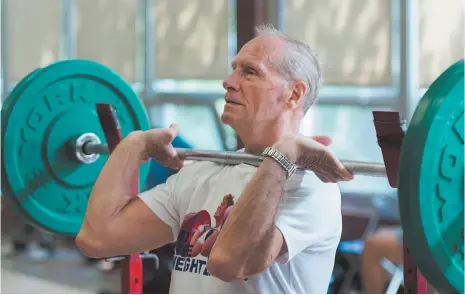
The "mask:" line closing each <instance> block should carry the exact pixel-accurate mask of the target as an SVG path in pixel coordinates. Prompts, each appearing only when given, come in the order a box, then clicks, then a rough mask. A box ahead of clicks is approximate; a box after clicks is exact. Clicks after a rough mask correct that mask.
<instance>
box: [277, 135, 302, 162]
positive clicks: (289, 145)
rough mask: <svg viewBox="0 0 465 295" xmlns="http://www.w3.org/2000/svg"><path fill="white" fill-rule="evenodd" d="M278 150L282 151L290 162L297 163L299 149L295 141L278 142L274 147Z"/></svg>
mask: <svg viewBox="0 0 465 295" xmlns="http://www.w3.org/2000/svg"><path fill="white" fill-rule="evenodd" d="M272 147H273V148H275V149H276V150H278V151H280V152H281V153H282V154H283V155H284V156H286V157H287V158H288V159H289V161H291V162H292V163H294V164H295V163H296V162H297V159H298V147H297V144H295V143H294V142H293V141H286V142H281V141H279V142H277V143H275V144H273V146H272Z"/></svg>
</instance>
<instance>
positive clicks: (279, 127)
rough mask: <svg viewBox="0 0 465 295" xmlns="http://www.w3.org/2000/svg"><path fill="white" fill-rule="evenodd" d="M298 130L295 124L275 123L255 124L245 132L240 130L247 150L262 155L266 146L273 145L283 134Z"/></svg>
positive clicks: (239, 133) (240, 135)
mask: <svg viewBox="0 0 465 295" xmlns="http://www.w3.org/2000/svg"><path fill="white" fill-rule="evenodd" d="M295 132H297V128H296V127H295V126H288V124H273V125H272V126H270V125H263V126H253V127H251V128H250V129H249V130H246V131H245V132H238V135H239V137H240V139H241V140H242V142H243V143H244V147H245V152H246V153H250V154H255V155H260V154H261V153H262V152H263V151H264V150H265V148H266V147H269V146H273V145H274V144H275V143H276V142H278V141H279V140H280V139H281V138H282V137H283V135H285V134H289V133H295Z"/></svg>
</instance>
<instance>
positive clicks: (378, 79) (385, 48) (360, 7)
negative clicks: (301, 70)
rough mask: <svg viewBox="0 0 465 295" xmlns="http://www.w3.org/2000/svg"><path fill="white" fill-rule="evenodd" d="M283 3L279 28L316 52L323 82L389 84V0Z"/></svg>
mask: <svg viewBox="0 0 465 295" xmlns="http://www.w3.org/2000/svg"><path fill="white" fill-rule="evenodd" d="M433 1H434V0H433ZM283 5H284V10H283V27H284V31H285V32H286V33H289V34H290V35H292V36H294V37H296V38H298V39H300V40H303V41H304V42H306V43H307V44H308V45H310V46H311V47H312V48H313V50H314V51H315V52H316V53H317V54H318V56H319V58H320V60H321V61H322V64H323V74H324V76H325V80H326V84H327V85H352V86H390V85H391V84H392V79H391V47H390V46H391V45H390V42H391V40H390V29H391V20H390V19H391V17H390V5H391V4H390V1H386V0H345V1H340V0H285V1H284V4H283Z"/></svg>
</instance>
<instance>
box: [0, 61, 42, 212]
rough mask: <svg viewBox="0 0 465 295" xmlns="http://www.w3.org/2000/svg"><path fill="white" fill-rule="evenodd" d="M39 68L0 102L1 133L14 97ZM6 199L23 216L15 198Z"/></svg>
mask: <svg viewBox="0 0 465 295" xmlns="http://www.w3.org/2000/svg"><path fill="white" fill-rule="evenodd" d="M40 70H41V69H40V68H37V69H35V70H34V71H32V72H30V73H29V74H28V75H27V76H26V77H24V78H23V79H22V80H21V81H19V83H18V84H16V86H15V87H14V88H13V90H12V91H11V92H10V94H9V95H8V96H7V98H6V99H5V101H4V102H3V103H2V111H1V113H2V118H1V122H2V135H3V134H4V133H3V130H4V128H5V126H6V118H8V115H9V112H10V111H11V110H12V109H13V106H14V103H15V101H16V100H15V97H16V96H17V94H18V93H20V92H21V89H23V87H24V85H27V84H28V83H29V81H31V79H32V78H34V77H35V75H36V74H37V73H38V72H39V71H40ZM2 138H3V136H2ZM2 179H5V177H4V175H3V169H2ZM2 191H4V190H3V186H2ZM2 195H3V194H2ZM8 201H9V204H11V206H13V207H12V208H13V209H14V210H16V211H18V213H20V214H21V215H23V216H24V212H23V210H22V208H21V207H20V206H19V205H18V204H17V203H16V202H15V200H13V199H11V198H8Z"/></svg>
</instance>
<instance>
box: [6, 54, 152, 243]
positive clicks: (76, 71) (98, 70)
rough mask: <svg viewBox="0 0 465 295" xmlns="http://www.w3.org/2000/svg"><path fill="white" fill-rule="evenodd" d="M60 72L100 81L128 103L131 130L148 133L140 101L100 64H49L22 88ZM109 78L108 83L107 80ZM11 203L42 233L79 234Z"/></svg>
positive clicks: (145, 171) (142, 179)
mask: <svg viewBox="0 0 465 295" xmlns="http://www.w3.org/2000/svg"><path fill="white" fill-rule="evenodd" d="M77 63H78V64H79V66H76V67H74V65H77ZM59 69H64V71H63V74H62V75H60V76H57V78H58V77H59V78H62V79H63V78H65V77H73V76H76V75H83V76H85V77H86V78H88V79H90V78H91V77H92V78H95V79H97V80H99V81H103V83H104V84H105V85H107V86H109V87H111V88H112V91H115V92H117V93H119V94H120V95H121V96H122V97H123V98H124V100H126V101H127V102H128V103H130V106H131V108H130V109H128V112H129V113H130V114H131V116H132V117H134V118H137V121H136V122H135V123H134V124H135V127H136V128H135V129H134V130H136V129H139V130H144V131H145V130H148V129H150V121H149V117H148V114H147V111H146V109H145V108H144V104H143V102H142V100H141V99H140V98H139V97H138V95H137V94H136V93H135V92H134V91H133V90H132V88H131V86H130V85H129V84H128V83H127V82H126V81H125V80H124V79H123V78H122V77H121V76H120V75H119V74H118V73H116V72H115V71H113V70H112V69H111V68H109V67H107V66H105V65H103V64H100V63H98V62H94V61H89V60H82V59H73V60H64V61H58V62H55V63H52V64H50V65H48V66H46V67H44V68H42V69H41V70H40V71H39V72H37V73H36V75H34V77H33V78H34V79H32V81H29V82H30V83H27V84H25V85H26V86H29V87H30V86H31V85H33V87H32V88H34V85H47V83H44V82H43V81H48V82H49V83H50V82H51V81H52V80H53V79H51V78H50V77H53V75H52V74H49V73H53V72H60V71H59ZM70 69H72V70H70ZM94 70H95V71H94ZM109 77H110V78H111V79H109ZM65 79H66V78H65ZM109 81H111V82H109ZM31 83H32V84H31ZM34 83H35V84H34ZM18 86H19V85H18ZM28 89H29V88H27V87H24V88H21V89H20V90H21V92H18V95H21V94H24V93H25V91H28ZM29 91H32V90H29ZM35 92H36V91H33V93H35ZM26 93H27V92H26ZM18 95H16V97H19V96H18ZM12 99H13V97H12ZM136 101H137V103H136ZM131 102H132V103H131ZM9 110H10V112H11V111H12V110H13V109H12V108H10V109H9ZM9 117H10V116H8V118H9ZM5 127H6V128H5V129H2V135H4V134H6V133H7V132H8V127H7V126H5ZM123 136H124V134H123ZM3 166H4V165H2V168H3ZM149 168H150V167H149V163H145V164H142V165H141V167H140V169H139V175H140V182H139V187H140V189H141V190H142V189H143V184H144V183H145V179H146V178H147V175H148V173H149ZM4 172H5V174H4V175H2V177H4V180H5V181H4V182H3V183H4V184H5V188H6V189H5V192H6V191H9V192H12V191H13V188H11V187H9V186H11V185H10V182H9V181H8V179H9V178H8V174H7V171H3V169H2V174H3V173H4ZM10 174H14V173H13V172H10ZM7 187H8V188H7ZM9 194H10V193H9ZM11 199H12V200H13V201H14V202H16V203H17V207H19V208H20V213H21V215H22V216H24V217H25V218H26V219H27V220H29V221H31V222H32V223H33V224H34V226H36V227H38V228H40V229H42V230H45V231H47V232H51V233H55V234H60V235H67V236H76V235H77V233H78V232H79V229H73V230H71V231H66V230H62V229H64V228H69V226H64V225H63V226H61V227H60V226H54V223H53V222H49V224H44V223H43V222H41V221H42V220H37V219H36V218H34V217H33V214H30V213H29V212H28V210H27V209H26V208H25V206H21V204H20V203H19V201H18V200H17V198H15V197H12V198H11ZM29 206H34V205H29ZM34 210H43V209H40V208H39V207H38V208H36V209H34ZM31 212H32V211H31ZM50 218H54V217H50ZM79 223H80V224H81V223H82V220H80V221H79ZM67 224H77V223H75V222H74V221H72V218H70V221H67ZM79 227H80V226H79ZM58 229H59V230H58Z"/></svg>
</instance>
